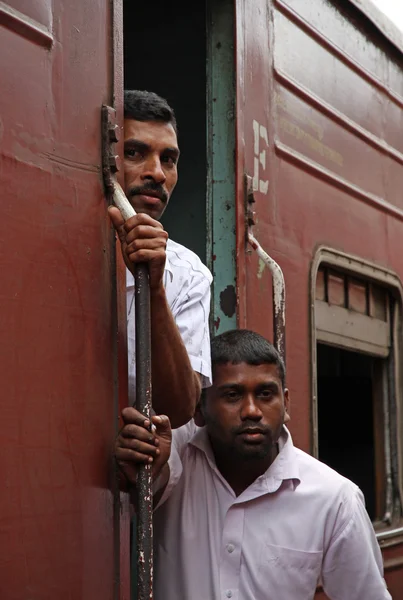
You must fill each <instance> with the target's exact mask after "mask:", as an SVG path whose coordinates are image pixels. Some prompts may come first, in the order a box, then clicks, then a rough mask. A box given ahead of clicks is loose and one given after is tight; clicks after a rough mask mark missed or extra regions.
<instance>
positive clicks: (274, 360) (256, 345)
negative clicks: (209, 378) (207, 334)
mask: <svg viewBox="0 0 403 600" xmlns="http://www.w3.org/2000/svg"><path fill="white" fill-rule="evenodd" d="M242 362H244V363H246V364H248V365H262V364H269V365H276V367H277V371H278V375H279V378H280V380H281V385H282V387H283V389H284V388H285V366H284V362H283V359H282V358H281V356H280V354H279V353H278V351H277V350H276V348H275V347H274V346H273V345H272V344H271V343H270V342H269V341H268V340H266V338H264V337H263V336H261V335H259V334H258V333H256V332H254V331H250V330H249V329H232V330H230V331H225V332H224V333H221V334H220V335H217V336H216V337H215V338H213V339H212V341H211V364H212V368H213V371H214V368H215V367H216V366H217V365H223V364H226V363H232V364H234V365H236V364H239V363H242ZM213 379H214V377H213Z"/></svg>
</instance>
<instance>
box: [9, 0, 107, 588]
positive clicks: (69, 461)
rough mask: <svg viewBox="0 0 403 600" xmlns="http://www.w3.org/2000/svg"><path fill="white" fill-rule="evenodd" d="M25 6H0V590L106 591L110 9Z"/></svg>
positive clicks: (98, 3) (97, 4)
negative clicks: (104, 132) (104, 175)
mask: <svg viewBox="0 0 403 600" xmlns="http://www.w3.org/2000/svg"><path fill="white" fill-rule="evenodd" d="M31 4H32V3H27V2H23V1H22V0H20V1H19V2H16V3H15V4H14V3H11V4H10V6H8V5H3V4H2V7H1V10H0V24H1V25H2V28H1V38H0V73H1V81H2V94H1V97H0V115H1V121H0V138H1V151H0V152H1V154H0V157H1V162H0V181H1V189H2V195H1V201H0V202H1V216H2V218H1V222H0V248H1V251H0V262H1V267H0V269H1V279H2V283H1V288H0V371H1V375H0V378H1V381H2V393H1V399H0V406H1V414H2V427H1V430H0V448H1V452H0V473H1V478H2V482H3V487H2V494H1V495H0V522H1V525H0V597H1V598H4V600H27V599H28V598H29V599H30V600H50V599H52V600H53V599H54V598H58V599H60V600H78V599H80V598H82V599H85V600H91V599H94V600H95V599H97V600H102V599H105V600H107V599H108V600H110V599H111V598H114V597H115V598H116V597H117V593H118V587H119V586H118V585H117V584H116V581H118V578H119V573H118V567H119V547H118V542H119V537H118V536H117V535H116V528H117V527H118V525H119V523H118V521H117V520H116V517H115V519H114V493H113V490H114V484H113V476H112V469H111V466H110V465H111V450H112V447H113V440H114V435H115V428H116V415H117V406H116V403H117V391H116V379H117V377H116V373H117V363H116V342H115V337H116V330H117V321H116V303H115V300H114V294H115V290H114V286H113V284H112V282H113V281H114V234H113V233H112V231H111V227H110V224H109V221H108V218H107V215H106V207H105V200H104V196H103V188H102V179H101V174H100V162H101V152H100V149H101V143H100V141H101V139H100V107H101V105H102V103H108V102H109V103H110V101H111V94H112V79H111V73H112V64H111V61H110V57H111V42H110V40H111V38H112V36H111V14H110V7H111V4H110V3H109V2H106V1H105V0H95V1H94V2H91V3H82V2H79V1H78V0H72V1H71V2H68V3H66V2H62V1H61V0H56V1H55V2H52V3H51V2H43V3H40V6H39V4H38V3H36V5H35V7H36V8H35V7H33V6H31ZM37 4H38V6H37ZM51 8H52V10H51ZM115 505H116V503H115ZM116 557H117V558H116Z"/></svg>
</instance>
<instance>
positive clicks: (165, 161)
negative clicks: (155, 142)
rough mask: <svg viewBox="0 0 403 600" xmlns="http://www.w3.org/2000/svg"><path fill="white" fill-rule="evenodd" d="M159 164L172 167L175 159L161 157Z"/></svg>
mask: <svg viewBox="0 0 403 600" xmlns="http://www.w3.org/2000/svg"><path fill="white" fill-rule="evenodd" d="M161 162H163V163H165V164H167V165H170V166H173V165H176V162H177V159H176V158H174V157H173V156H162V157H161Z"/></svg>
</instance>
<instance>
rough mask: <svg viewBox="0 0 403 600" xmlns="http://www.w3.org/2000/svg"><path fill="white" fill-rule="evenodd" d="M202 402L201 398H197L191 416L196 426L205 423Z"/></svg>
mask: <svg viewBox="0 0 403 600" xmlns="http://www.w3.org/2000/svg"><path fill="white" fill-rule="evenodd" d="M202 402H203V400H199V402H198V403H197V405H196V410H195V414H194V417H193V420H194V422H195V423H196V425H197V426H198V427H204V425H205V421H204V416H203V407H202Z"/></svg>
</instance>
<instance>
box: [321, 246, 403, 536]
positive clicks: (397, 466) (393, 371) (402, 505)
mask: <svg viewBox="0 0 403 600" xmlns="http://www.w3.org/2000/svg"><path fill="white" fill-rule="evenodd" d="M324 265H326V267H330V268H334V269H335V270H340V271H342V272H346V273H348V274H349V275H351V276H353V277H354V276H356V277H358V278H361V279H364V280H366V281H372V282H374V283H376V284H378V285H379V284H380V285H382V286H383V287H385V288H387V290H388V291H389V293H390V295H391V297H392V298H393V300H394V312H393V314H392V313H391V319H392V322H391V328H392V329H393V342H392V345H391V357H390V358H389V360H388V365H389V369H388V371H389V386H390V385H392V388H390V387H389V390H390V389H392V393H390V391H389V396H388V397H387V398H386V397H385V398H384V411H386V412H385V416H386V415H387V417H386V421H384V430H385V454H386V456H385V462H386V461H390V465H391V470H392V481H391V482H389V484H388V482H385V489H386V496H387V498H385V503H386V511H385V516H384V518H383V520H380V521H375V522H374V523H373V525H374V528H375V532H376V536H377V539H378V541H379V543H380V544H381V546H383V547H385V546H390V545H395V544H398V543H401V542H402V541H403V517H402V515H403V439H402V438H403V405H402V402H403V369H402V368H401V366H400V362H401V359H402V357H403V336H402V314H403V311H402V306H403V286H402V283H401V281H400V278H399V277H398V275H397V274H396V273H395V272H394V271H392V270H390V269H386V268H385V267H382V266H379V265H377V264H375V263H372V262H370V261H368V260H365V259H363V258H361V257H358V256H355V255H352V254H347V253H345V252H342V251H339V250H336V249H333V248H331V247H328V246H319V247H318V248H317V250H316V252H315V255H314V258H313V261H312V264H311V270H310V336H311V339H310V346H311V348H310V350H311V422H312V428H311V449H312V454H313V456H315V457H316V458H318V454H319V451H318V450H319V449H318V386H317V343H318V341H319V340H317V334H316V332H317V328H316V311H315V304H316V279H317V274H318V270H319V268H320V266H324ZM351 350H353V351H354V348H353V347H352V348H351ZM399 357H400V360H397V358H399ZM393 412H394V413H395V415H394V416H393V414H392V413H393ZM388 425H389V427H388ZM390 425H392V427H390ZM392 438H393V439H392ZM386 440H389V446H388V447H387V448H386ZM388 488H389V490H388ZM388 513H390V515H388Z"/></svg>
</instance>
